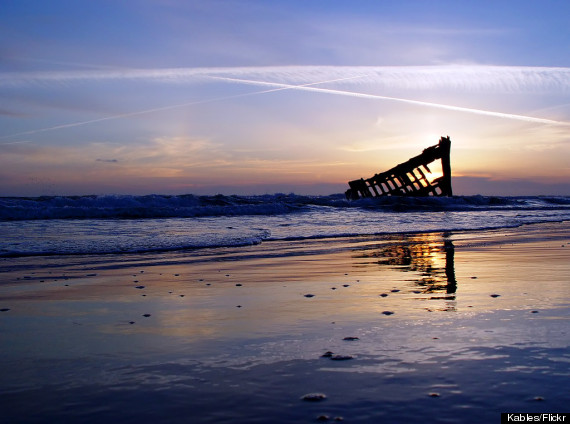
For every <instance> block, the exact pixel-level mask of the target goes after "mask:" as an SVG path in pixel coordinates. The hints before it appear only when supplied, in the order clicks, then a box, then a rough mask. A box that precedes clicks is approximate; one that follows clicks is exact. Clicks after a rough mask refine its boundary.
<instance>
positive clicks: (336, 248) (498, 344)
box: [0, 222, 570, 423]
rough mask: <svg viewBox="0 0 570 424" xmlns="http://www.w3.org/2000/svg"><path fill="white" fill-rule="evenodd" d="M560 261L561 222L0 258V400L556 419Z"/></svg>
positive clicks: (153, 412) (169, 412) (563, 304)
mask: <svg viewBox="0 0 570 424" xmlns="http://www.w3.org/2000/svg"><path fill="white" fill-rule="evenodd" d="M568 259H570V223H569V222H561V223H547V224H533V225H526V226H524V227H517V228H502V229H496V230H486V231H468V232H466V231H462V232H452V233H445V234H444V233H441V232H436V233H420V234H417V233H414V234H398V235H391V236H380V237H379V236H360V237H347V238H343V239H312V240H303V241H302V242H301V241H284V240H280V241H271V242H265V243H262V244H260V245H254V246H249V247H245V248H243V247H241V248H218V249H204V250H202V251H200V252H196V251H191V252H168V254H133V255H120V256H119V257H115V258H113V257H107V256H106V257H100V256H97V255H94V256H84V257H75V256H74V257H66V258H54V257H45V258H38V257H31V258H30V257H28V258H18V259H13V258H9V259H6V258H3V259H2V260H1V262H0V275H1V276H2V281H3V283H2V284H1V285H0V309H2V310H3V311H2V312H0V334H2V337H3V344H4V345H5V346H6V347H7V348H6V349H3V351H2V353H0V364H1V365H2V368H3V369H5V370H6V372H5V376H4V379H3V382H2V383H1V386H0V393H2V401H1V406H2V409H3V411H5V412H4V417H5V418H6V419H7V420H8V421H7V422H10V421H18V422H22V423H37V422H50V421H51V422H57V421H59V422H76V421H81V422H87V423H89V422H92V423H98V422H103V421H106V420H109V419H113V420H118V421H121V422H139V423H140V422H165V423H166V422H169V423H170V422H173V423H177V422H188V420H190V421H192V422H197V423H214V422H228V423H229V422H232V423H236V422H237V423H242V422H243V423H249V422H260V423H261V422H267V421H271V422H277V423H280V422H283V423H288V422H314V421H315V420H316V418H317V417H319V416H320V415H323V414H324V415H327V416H329V417H330V420H331V421H332V420H333V419H334V417H343V418H344V420H345V421H346V422H351V423H353V422H354V423H366V422H374V421H378V420H388V421H395V422H403V421H406V422H418V423H419V422H424V418H423V417H425V416H426V414H427V416H430V414H431V416H434V417H436V418H435V419H434V421H433V422H482V421H488V422H490V421H492V420H495V421H496V420H498V419H499V417H500V415H499V414H500V412H513V411H525V412H563V408H564V407H565V405H566V401H567V399H565V397H564V394H563V393H561V392H560V390H559V389H560V387H564V385H565V384H566V381H567V376H568V374H567V366H566V365H565V364H567V361H568V360H570V354H569V353H568V348H569V346H570V335H569V333H568V331H567V322H568V319H569V318H570V308H569V306H570V303H569V300H568V296H567V293H568V281H567V276H568V275H570V261H569V260H568ZM6 309H7V310H6ZM347 338H348V339H347ZM327 351H332V352H334V354H335V355H342V356H345V357H351V358H352V359H346V360H341V361H338V360H337V361H335V360H330V358H322V357H321V355H323V354H324V353H325V352H327ZM312 392H322V393H324V394H326V396H327V398H326V400H324V401H322V402H307V401H302V400H301V397H302V396H303V395H305V394H307V393H312ZM151 399H152V401H151V402H149V400H151ZM467 411H468V412H467Z"/></svg>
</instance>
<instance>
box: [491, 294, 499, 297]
mask: <svg viewBox="0 0 570 424" xmlns="http://www.w3.org/2000/svg"><path fill="white" fill-rule="evenodd" d="M490 296H491V297H499V296H501V295H500V294H491V295H490Z"/></svg>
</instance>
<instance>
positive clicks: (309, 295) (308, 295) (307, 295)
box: [305, 293, 315, 297]
mask: <svg viewBox="0 0 570 424" xmlns="http://www.w3.org/2000/svg"><path fill="white" fill-rule="evenodd" d="M305 297H315V295H314V294H311V293H308V294H306V295H305Z"/></svg>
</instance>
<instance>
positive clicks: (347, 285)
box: [342, 284, 350, 287]
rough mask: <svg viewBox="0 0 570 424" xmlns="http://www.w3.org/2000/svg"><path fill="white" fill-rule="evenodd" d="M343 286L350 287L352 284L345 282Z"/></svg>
mask: <svg viewBox="0 0 570 424" xmlns="http://www.w3.org/2000/svg"><path fill="white" fill-rule="evenodd" d="M342 286H343V287H350V284H343V285H342Z"/></svg>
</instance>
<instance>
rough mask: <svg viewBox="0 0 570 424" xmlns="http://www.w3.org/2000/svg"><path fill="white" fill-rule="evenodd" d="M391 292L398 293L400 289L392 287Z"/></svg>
mask: <svg viewBox="0 0 570 424" xmlns="http://www.w3.org/2000/svg"><path fill="white" fill-rule="evenodd" d="M390 291H391V292H392V293H398V292H399V291H400V290H399V289H394V290H390Z"/></svg>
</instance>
